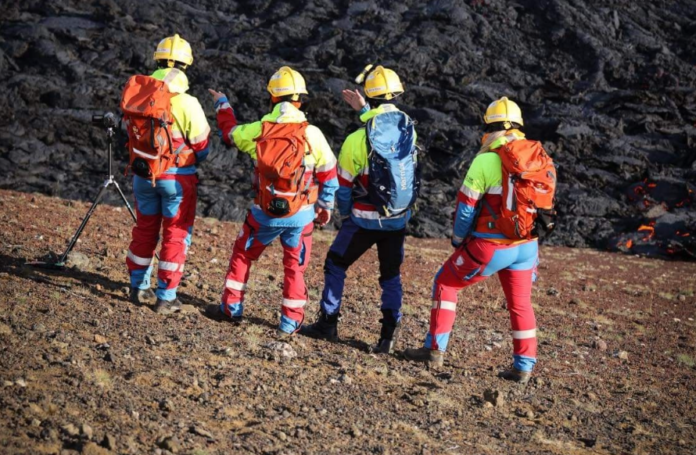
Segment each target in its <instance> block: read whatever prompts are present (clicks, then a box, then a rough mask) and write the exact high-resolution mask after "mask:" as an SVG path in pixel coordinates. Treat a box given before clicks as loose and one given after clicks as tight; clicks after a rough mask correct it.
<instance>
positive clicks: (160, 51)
mask: <svg viewBox="0 0 696 455" xmlns="http://www.w3.org/2000/svg"><path fill="white" fill-rule="evenodd" d="M154 58H155V61H158V60H165V61H166V62H167V66H168V67H169V68H173V67H174V63H175V62H179V63H183V64H184V65H186V66H188V65H190V64H192V63H193V52H191V45H190V44H189V43H188V41H186V40H185V39H183V38H182V37H180V36H179V35H174V36H168V37H166V38H165V39H163V40H162V41H160V42H159V44H158V45H157V49H155V55H154Z"/></svg>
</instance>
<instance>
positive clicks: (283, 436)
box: [278, 431, 288, 441]
mask: <svg viewBox="0 0 696 455" xmlns="http://www.w3.org/2000/svg"><path fill="white" fill-rule="evenodd" d="M278 439H280V440H281V441H287V440H288V435H286V434H285V433H283V432H282V431H279V432H278Z"/></svg>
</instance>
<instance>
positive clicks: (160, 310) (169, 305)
mask: <svg viewBox="0 0 696 455" xmlns="http://www.w3.org/2000/svg"><path fill="white" fill-rule="evenodd" d="M179 311H181V302H179V299H174V300H162V299H157V304H156V305H155V313H157V314H174V313H177V312H179Z"/></svg>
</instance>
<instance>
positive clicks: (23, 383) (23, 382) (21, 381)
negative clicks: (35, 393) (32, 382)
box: [14, 378, 27, 387]
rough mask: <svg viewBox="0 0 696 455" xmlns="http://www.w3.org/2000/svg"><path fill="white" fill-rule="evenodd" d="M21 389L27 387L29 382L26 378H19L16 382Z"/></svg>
mask: <svg viewBox="0 0 696 455" xmlns="http://www.w3.org/2000/svg"><path fill="white" fill-rule="evenodd" d="M14 383H15V384H16V385H17V386H19V387H26V386H27V381H26V380H25V379H24V378H19V379H17V380H16V381H15V382H14Z"/></svg>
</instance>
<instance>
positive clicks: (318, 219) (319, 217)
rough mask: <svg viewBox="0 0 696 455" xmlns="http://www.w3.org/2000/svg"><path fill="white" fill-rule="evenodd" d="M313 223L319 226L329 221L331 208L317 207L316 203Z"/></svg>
mask: <svg viewBox="0 0 696 455" xmlns="http://www.w3.org/2000/svg"><path fill="white" fill-rule="evenodd" d="M314 212H315V213H314V223H316V224H317V225H319V227H324V226H326V224H327V223H328V222H329V221H331V210H329V209H325V208H323V207H319V206H318V205H317V206H315V208H314Z"/></svg>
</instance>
